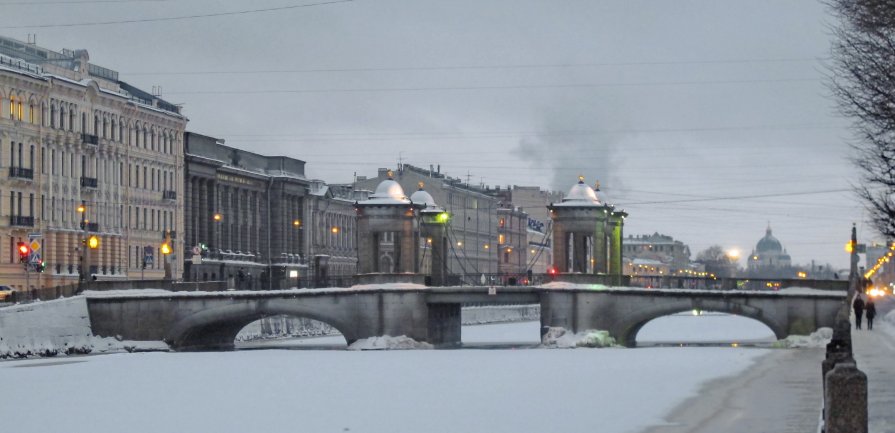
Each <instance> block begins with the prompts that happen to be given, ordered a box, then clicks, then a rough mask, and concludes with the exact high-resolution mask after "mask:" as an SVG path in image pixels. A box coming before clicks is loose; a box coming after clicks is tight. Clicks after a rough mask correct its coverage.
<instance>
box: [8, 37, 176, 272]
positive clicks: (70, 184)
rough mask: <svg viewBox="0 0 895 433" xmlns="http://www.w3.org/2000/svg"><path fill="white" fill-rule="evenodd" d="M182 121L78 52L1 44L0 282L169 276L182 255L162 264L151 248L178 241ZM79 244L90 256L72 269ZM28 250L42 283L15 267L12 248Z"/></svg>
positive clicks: (164, 105) (173, 110) (157, 249)
mask: <svg viewBox="0 0 895 433" xmlns="http://www.w3.org/2000/svg"><path fill="white" fill-rule="evenodd" d="M187 121H188V120H187V118H186V117H185V116H183V115H182V114H181V112H180V107H178V106H176V105H173V104H171V103H169V102H167V101H165V100H163V99H161V98H160V97H158V96H156V95H153V94H151V93H149V92H145V91H143V90H141V89H139V88H137V87H134V86H132V85H130V84H128V83H126V82H124V81H121V80H120V78H119V74H118V72H116V71H114V70H111V69H108V68H104V67H101V66H98V65H95V64H93V63H90V62H89V55H88V53H87V51H86V50H62V51H61V52H56V51H52V50H49V49H46V48H42V47H38V46H36V45H34V44H29V43H25V42H21V41H17V40H14V39H10V38H5V37H0V164H2V165H4V166H5V167H2V172H0V197H2V199H0V213H2V216H3V217H2V218H0V230H3V234H4V237H5V238H6V242H5V243H6V245H5V246H4V247H3V248H0V279H2V281H4V284H8V285H11V286H13V287H15V288H17V289H19V290H27V289H29V288H37V287H52V286H58V285H65V284H71V283H75V282H77V281H78V279H79V278H91V279H92V278H96V279H139V278H145V279H155V278H165V277H168V278H171V277H172V276H174V275H177V274H178V273H179V272H180V270H182V267H183V263H182V262H183V257H182V255H180V254H176V253H175V254H171V255H169V256H165V255H163V254H162V251H161V244H162V242H163V240H164V239H165V237H166V235H167V236H168V237H171V238H174V242H177V241H176V237H177V231H178V230H179V229H180V228H181V227H182V226H183V208H182V206H179V205H178V196H179V195H180V194H181V193H182V191H183V173H182V172H183V141H182V137H183V132H184V129H185V127H186V124H187ZM81 210H83V212H81ZM88 236H95V237H96V238H97V239H98V240H99V246H98V248H97V249H95V250H91V251H90V254H89V255H88V256H87V257H86V260H87V261H86V263H84V264H83V267H82V261H83V260H85V258H84V257H82V256H83V254H82V253H83V249H84V248H85V245H84V240H85V238H86V237H88ZM34 241H37V243H38V247H39V248H38V249H37V250H36V251H35V253H37V254H38V255H39V259H40V260H42V261H43V262H44V263H45V264H46V269H45V271H44V272H43V273H33V272H29V273H26V270H25V267H24V266H23V265H22V264H21V263H19V257H18V254H17V251H16V246H17V245H18V243H19V242H28V243H32V242H34ZM175 251H176V250H175ZM144 265H145V266H144ZM81 268H83V269H82V271H79V269H81ZM26 286H28V287H26Z"/></svg>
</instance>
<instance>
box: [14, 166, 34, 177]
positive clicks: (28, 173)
mask: <svg viewBox="0 0 895 433" xmlns="http://www.w3.org/2000/svg"><path fill="white" fill-rule="evenodd" d="M9 177H15V178H18V179H29V180H30V179H34V170H33V169H30V168H22V167H9Z"/></svg>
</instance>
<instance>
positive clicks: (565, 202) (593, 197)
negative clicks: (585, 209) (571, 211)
mask: <svg viewBox="0 0 895 433" xmlns="http://www.w3.org/2000/svg"><path fill="white" fill-rule="evenodd" d="M554 206H603V203H602V202H601V201H600V199H599V198H598V197H597V192H596V191H594V189H593V188H591V187H590V185H587V184H586V183H584V176H580V177H578V183H577V184H575V185H573V186H572V188H571V189H570V190H569V194H567V195H566V196H565V197H564V198H563V199H562V202H561V203H556V204H554Z"/></svg>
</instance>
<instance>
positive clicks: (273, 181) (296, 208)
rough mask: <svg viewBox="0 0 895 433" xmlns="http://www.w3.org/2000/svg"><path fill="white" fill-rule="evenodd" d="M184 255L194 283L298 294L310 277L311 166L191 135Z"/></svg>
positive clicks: (187, 137)
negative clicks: (294, 289)
mask: <svg viewBox="0 0 895 433" xmlns="http://www.w3.org/2000/svg"><path fill="white" fill-rule="evenodd" d="M184 143H185V147H186V154H185V160H186V170H185V176H186V181H185V187H186V188H185V189H186V194H185V197H184V207H185V208H186V226H185V227H184V232H185V236H184V243H183V245H182V251H183V252H184V254H185V255H188V256H189V260H188V261H187V263H186V265H185V269H184V273H183V278H184V279H185V280H187V281H222V280H229V281H231V283H232V284H233V285H234V286H236V287H237V288H240V289H256V290H257V289H281V288H287V287H295V286H297V285H298V283H299V279H300V278H304V277H306V271H307V267H308V264H307V260H306V259H307V257H306V255H305V256H303V254H302V251H303V250H304V248H305V244H306V241H305V239H304V232H305V231H306V230H305V229H306V227H305V221H304V214H305V200H306V197H307V195H308V185H309V182H308V180H307V179H305V162H304V161H300V160H298V159H294V158H288V157H284V156H263V155H259V154H256V153H252V152H248V151H245V150H240V149H237V148H234V147H230V146H226V145H224V140H222V139H218V138H214V137H209V136H205V135H201V134H196V133H194V132H187V133H186V134H185V139H184Z"/></svg>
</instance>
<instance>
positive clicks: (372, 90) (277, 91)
mask: <svg viewBox="0 0 895 433" xmlns="http://www.w3.org/2000/svg"><path fill="white" fill-rule="evenodd" d="M0 28H3V27H0ZM818 81H821V78H780V79H767V80H706V81H644V82H627V83H625V82H620V83H593V84H587V83H584V84H527V85H494V86H443V87H370V88H332V89H268V90H192V91H190V90H185V91H181V92H168V94H169V95H262V94H263V95H271V94H283V95H285V94H317V93H384V92H429V91H464V90H519V89H591V88H604V87H656V86H701V85H728V84H768V83H809V82H810V83H814V82H818Z"/></svg>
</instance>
